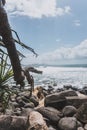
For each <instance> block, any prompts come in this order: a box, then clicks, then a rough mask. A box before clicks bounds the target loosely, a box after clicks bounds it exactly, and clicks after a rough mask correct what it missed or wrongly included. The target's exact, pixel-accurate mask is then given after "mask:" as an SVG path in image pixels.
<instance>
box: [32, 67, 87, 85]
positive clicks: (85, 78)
mask: <svg viewBox="0 0 87 130" xmlns="http://www.w3.org/2000/svg"><path fill="white" fill-rule="evenodd" d="M38 69H39V70H42V71H43V74H42V75H37V74H34V75H33V76H34V78H35V84H36V85H45V86H47V85H48V84H55V83H56V84H57V86H55V88H58V87H63V85H72V86H76V87H83V86H87V68H85V67H50V66H47V67H43V66H40V67H38Z"/></svg>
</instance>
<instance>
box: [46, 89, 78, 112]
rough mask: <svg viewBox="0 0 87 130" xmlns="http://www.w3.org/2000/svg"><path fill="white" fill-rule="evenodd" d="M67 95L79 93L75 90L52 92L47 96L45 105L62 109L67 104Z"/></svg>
mask: <svg viewBox="0 0 87 130" xmlns="http://www.w3.org/2000/svg"><path fill="white" fill-rule="evenodd" d="M66 96H67V97H68V96H77V94H76V92H75V91H73V90H66V91H62V92H59V93H54V94H50V95H48V96H46V98H45V100H44V105H45V106H50V107H54V108H57V109H59V110H60V109H62V108H64V107H65V106H66V98H65V97H66Z"/></svg>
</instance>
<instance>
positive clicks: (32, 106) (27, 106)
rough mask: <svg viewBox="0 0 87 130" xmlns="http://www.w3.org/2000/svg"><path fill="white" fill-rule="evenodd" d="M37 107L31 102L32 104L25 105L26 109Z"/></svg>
mask: <svg viewBox="0 0 87 130" xmlns="http://www.w3.org/2000/svg"><path fill="white" fill-rule="evenodd" d="M34 107H35V106H34V103H32V102H30V103H26V104H25V105H24V108H34Z"/></svg>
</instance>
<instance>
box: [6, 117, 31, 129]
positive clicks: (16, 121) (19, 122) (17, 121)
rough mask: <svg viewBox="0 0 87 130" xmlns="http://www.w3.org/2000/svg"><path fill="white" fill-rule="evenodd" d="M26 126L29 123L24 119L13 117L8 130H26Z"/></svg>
mask: <svg viewBox="0 0 87 130" xmlns="http://www.w3.org/2000/svg"><path fill="white" fill-rule="evenodd" d="M28 126H29V123H28V119H27V118H26V117H18V116H13V117H12V122H11V124H10V130H27V129H28ZM5 130H7V129H5Z"/></svg>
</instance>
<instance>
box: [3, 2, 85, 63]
mask: <svg viewBox="0 0 87 130" xmlns="http://www.w3.org/2000/svg"><path fill="white" fill-rule="evenodd" d="M86 5H87V0H7V3H6V6H5V9H6V11H7V13H8V17H9V22H10V25H11V28H12V29H14V30H15V31H17V33H18V35H19V37H20V39H21V41H22V42H24V43H25V44H26V45H28V46H30V47H32V48H33V49H34V50H35V51H36V52H37V53H38V57H37V58H36V57H35V56H34V55H33V54H32V53H31V52H29V51H27V50H25V49H23V48H20V47H19V46H17V48H18V49H19V50H20V51H21V52H22V53H23V54H25V56H26V58H25V59H24V60H23V61H22V62H23V64H25V65H27V64H54V65H57V64H58V65H59V64H86V63H87V16H86V15H87V14H86V12H87V7H86Z"/></svg>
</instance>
